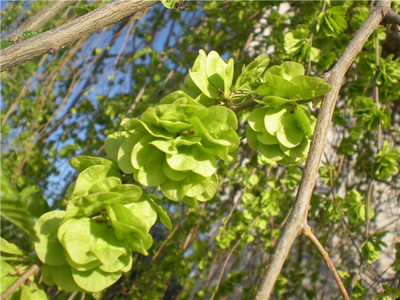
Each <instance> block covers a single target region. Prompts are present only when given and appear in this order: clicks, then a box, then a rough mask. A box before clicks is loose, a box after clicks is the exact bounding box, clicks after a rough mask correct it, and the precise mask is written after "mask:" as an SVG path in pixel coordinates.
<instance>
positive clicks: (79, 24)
mask: <svg viewBox="0 0 400 300" xmlns="http://www.w3.org/2000/svg"><path fill="white" fill-rule="evenodd" d="M158 2H159V1H158V0H131V1H125V0H120V1H116V2H112V3H109V4H106V5H104V6H101V7H99V8H98V9H95V10H94V11H92V12H90V13H87V14H85V15H83V16H82V17H80V18H77V19H75V20H73V21H71V22H69V23H67V24H64V25H62V26H60V27H58V28H55V29H52V30H49V31H46V32H44V33H42V34H40V35H37V36H35V37H32V38H30V39H28V40H26V41H22V42H21V43H18V44H15V45H13V46H10V47H8V48H6V49H4V50H1V51H0V57H1V63H0V70H1V72H4V71H6V70H8V69H10V68H12V67H15V66H18V65H20V64H22V63H23V62H25V61H28V60H30V59H32V58H35V57H37V56H39V55H42V54H45V53H51V54H53V53H54V52H55V51H57V50H59V49H61V48H64V47H65V46H66V45H68V44H69V43H72V42H74V41H76V40H78V39H79V38H82V37H84V36H86V35H88V34H91V33H93V32H95V31H97V30H99V29H101V28H103V27H105V26H108V25H111V24H113V23H116V22H117V21H119V20H121V19H123V18H125V17H128V16H131V15H133V14H135V13H137V12H140V11H143V10H145V9H147V8H149V7H150V6H153V5H155V4H157V3H158ZM17 31H18V30H17Z"/></svg>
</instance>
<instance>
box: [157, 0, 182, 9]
mask: <svg viewBox="0 0 400 300" xmlns="http://www.w3.org/2000/svg"><path fill="white" fill-rule="evenodd" d="M178 2H179V0H161V3H162V4H163V5H164V6H165V7H166V8H168V9H174V8H176V7H175V4H176V3H178Z"/></svg>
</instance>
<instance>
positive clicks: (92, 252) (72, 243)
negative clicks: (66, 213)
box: [58, 204, 128, 265]
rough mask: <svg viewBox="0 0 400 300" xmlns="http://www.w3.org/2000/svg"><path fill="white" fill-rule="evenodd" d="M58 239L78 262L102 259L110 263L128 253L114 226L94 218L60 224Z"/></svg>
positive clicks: (72, 220)
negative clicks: (111, 226)
mask: <svg viewBox="0 0 400 300" xmlns="http://www.w3.org/2000/svg"><path fill="white" fill-rule="evenodd" d="M116 205H118V204H116ZM108 207H109V206H108ZM58 239H59V240H60V242H61V243H62V244H63V246H64V249H65V250H66V251H67V253H68V255H69V257H70V258H71V260H72V261H73V262H75V263H77V264H82V265H84V264H87V263H90V262H92V261H96V260H100V261H101V262H102V263H103V264H105V265H109V264H112V263H114V262H115V261H116V260H117V259H118V257H120V256H121V255H124V254H127V253H128V249H127V247H126V245H125V243H124V242H123V241H121V240H118V239H117V237H116V236H115V234H114V230H113V229H112V228H108V227H107V225H106V224H104V223H98V222H96V221H95V220H92V219H87V218H83V219H69V220H68V221H66V222H65V223H63V224H62V225H61V226H60V228H59V231H58Z"/></svg>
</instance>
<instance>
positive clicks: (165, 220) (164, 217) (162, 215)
mask: <svg viewBox="0 0 400 300" xmlns="http://www.w3.org/2000/svg"><path fill="white" fill-rule="evenodd" d="M148 201H149V202H150V203H151V205H152V206H153V208H154V209H155V210H156V212H157V215H158V217H159V219H160V221H161V223H162V224H164V226H165V227H167V228H168V229H169V230H171V229H172V223H171V219H170V218H169V216H168V212H167V210H166V209H165V208H164V207H162V206H161V205H158V204H157V203H156V202H155V201H154V200H153V199H152V198H151V197H148Z"/></svg>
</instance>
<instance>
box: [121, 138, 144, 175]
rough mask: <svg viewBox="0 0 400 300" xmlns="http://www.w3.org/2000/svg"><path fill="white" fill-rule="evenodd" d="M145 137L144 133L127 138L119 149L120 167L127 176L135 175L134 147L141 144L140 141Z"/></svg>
mask: <svg viewBox="0 0 400 300" xmlns="http://www.w3.org/2000/svg"><path fill="white" fill-rule="evenodd" d="M142 137H143V133H136V134H134V135H131V136H130V137H129V138H127V139H126V140H125V141H124V142H123V143H122V145H121V147H119V149H118V155H117V161H118V167H119V168H120V169H121V170H122V172H124V173H125V174H132V173H133V170H134V168H133V166H132V162H131V156H132V150H133V147H135V145H136V144H137V142H139V140H140V139H141V138H142Z"/></svg>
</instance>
